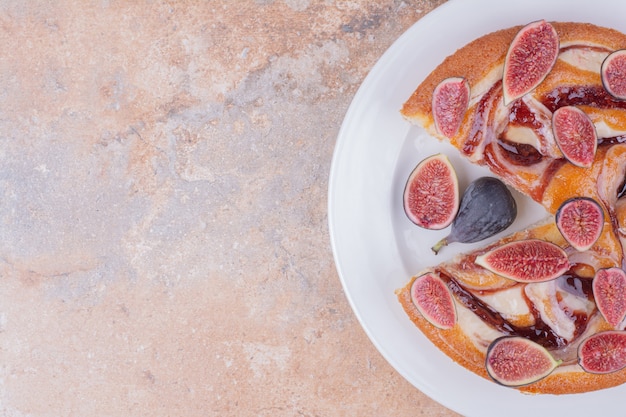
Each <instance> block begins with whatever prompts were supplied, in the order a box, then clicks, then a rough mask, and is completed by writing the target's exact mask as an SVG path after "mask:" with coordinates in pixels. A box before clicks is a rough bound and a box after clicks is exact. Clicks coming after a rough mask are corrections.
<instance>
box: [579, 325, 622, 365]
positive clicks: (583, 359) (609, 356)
mask: <svg viewBox="0 0 626 417" xmlns="http://www.w3.org/2000/svg"><path fill="white" fill-rule="evenodd" d="M578 364H579V365H580V366H581V368H583V370H585V372H589V373H592V374H610V373H612V372H617V371H619V370H620V369H623V368H624V367H626V332H625V331H623V330H605V331H603V332H600V333H596V334H594V335H592V336H589V337H588V338H587V339H585V340H583V341H582V343H581V344H580V346H579V347H578Z"/></svg>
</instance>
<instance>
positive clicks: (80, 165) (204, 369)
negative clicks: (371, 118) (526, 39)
mask: <svg viewBox="0 0 626 417" xmlns="http://www.w3.org/2000/svg"><path fill="white" fill-rule="evenodd" d="M443 2H444V0H414V1H410V0H405V1H399V0H377V1H370V0H352V1H346V2H344V1H314V0H256V1H253V0H245V1H244V0H235V1H231V0H214V1H197V2H192V1H170V2H164V1H116V0H86V1H81V0H59V1H57V2H44V1H33V2H22V1H12V0H0V50H1V51H2V57H1V58H0V197H1V200H0V415H2V416H19V417H23V416H309V417H314V416H359V417H364V416H372V417H374V416H375V417H380V416H427V417H432V416H453V415H456V414H454V413H453V412H451V411H449V410H446V409H445V408H444V407H442V406H441V405H439V404H436V403H435V402H433V401H432V400H430V399H429V398H427V397H426V396H425V395H423V394H422V393H420V392H419V391H417V390H416V389H415V388H413V387H412V386H411V385H410V384H408V383H407V382H406V381H405V380H404V379H403V378H402V377H400V376H399V375H398V374H397V373H396V372H395V371H394V370H393V369H392V368H391V367H390V366H389V365H388V364H387V362H386V361H385V360H384V359H383V358H382V357H381V356H380V354H379V353H378V352H377V351H376V349H375V348H374V346H373V345H372V344H371V343H370V341H369V340H368V339H367V337H366V335H365V333H364V332H363V330H362V329H361V327H360V326H359V323H358V322H357V320H356V318H355V316H354V314H353V313H352V311H351V309H350V307H349V305H348V303H347V301H346V298H345V296H344V294H343V292H342V289H341V285H340V282H339V279H338V277H337V273H336V270H335V267H334V263H333V258H332V253H331V250H330V243H329V234H328V226H327V214H326V213H327V211H326V204H327V186H328V174H329V169H330V161H331V157H332V152H333V148H334V145H335V139H336V135H337V133H338V130H339V127H340V125H341V121H342V119H343V116H344V114H345V111H346V110H347V107H348V105H349V104H350V101H351V99H352V97H353V95H354V94H355V92H356V90H357V88H358V86H359V85H360V83H361V82H362V80H363V79H364V77H365V76H366V74H367V72H368V70H369V69H370V68H371V67H372V65H373V64H374V63H375V62H376V60H377V59H378V58H379V57H380V55H381V54H382V53H383V52H384V51H385V49H386V48H387V47H388V46H389V45H390V44H391V43H392V42H393V41H394V40H395V39H396V38H397V37H398V36H399V35H400V34H401V33H402V32H404V31H405V30H406V29H407V28H408V27H409V26H410V25H411V24H412V23H414V22H415V21H417V20H418V19H420V18H421V17H422V16H423V15H424V14H425V13H427V12H428V11H430V10H432V9H433V8H434V7H436V6H437V5H439V4H441V3H443Z"/></svg>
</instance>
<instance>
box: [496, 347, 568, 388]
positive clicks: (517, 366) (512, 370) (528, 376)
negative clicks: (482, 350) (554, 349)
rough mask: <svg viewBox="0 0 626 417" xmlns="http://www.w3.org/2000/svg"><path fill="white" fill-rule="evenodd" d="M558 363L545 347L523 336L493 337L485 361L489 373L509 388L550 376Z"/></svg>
mask: <svg viewBox="0 0 626 417" xmlns="http://www.w3.org/2000/svg"><path fill="white" fill-rule="evenodd" d="M559 364H560V361H557V360H555V359H554V358H553V357H552V355H551V354H550V353H549V352H548V351H547V350H546V349H545V348H544V347H543V346H541V345H539V344H537V343H535V342H533V341H531V340H528V339H526V338H524V337H520V336H505V337H501V338H499V339H496V340H494V341H493V342H492V343H491V345H490V346H489V349H488V350H487V357H486V361H485V365H486V367H487V372H488V373H489V376H491V378H493V379H494V380H495V381H496V382H498V383H500V384H502V385H506V386H509V387H519V386H522V385H528V384H531V383H533V382H537V381H538V380H540V379H542V378H545V377H546V376H548V375H550V373H552V371H554V369H555V368H556V367H557V366H558V365H559Z"/></svg>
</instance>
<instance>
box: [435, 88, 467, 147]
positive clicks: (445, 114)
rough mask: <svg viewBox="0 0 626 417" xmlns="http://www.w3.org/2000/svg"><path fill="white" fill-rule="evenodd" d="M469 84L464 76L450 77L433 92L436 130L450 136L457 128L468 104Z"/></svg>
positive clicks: (461, 121) (454, 133)
mask: <svg viewBox="0 0 626 417" xmlns="http://www.w3.org/2000/svg"><path fill="white" fill-rule="evenodd" d="M469 100H470V86H469V83H468V82H467V80H466V79H465V78H462V77H450V78H446V79H445V80H443V81H442V82H440V83H439V84H438V85H437V87H435V91H434V92H433V102H432V109H433V119H434V120H435V129H436V130H437V132H438V133H439V134H441V135H443V136H445V137H447V138H451V137H453V136H454V135H456V133H457V132H458V130H459V127H460V126H461V123H463V117H464V116H465V112H466V111H467V108H468V106H469Z"/></svg>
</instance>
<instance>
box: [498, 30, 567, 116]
mask: <svg viewBox="0 0 626 417" xmlns="http://www.w3.org/2000/svg"><path fill="white" fill-rule="evenodd" d="M559 48H560V43H559V35H558V33H557V32H556V29H555V28H554V27H553V26H552V25H551V24H550V23H548V22H546V21H545V20H539V21H536V22H532V23H529V24H527V25H526V26H524V27H523V28H522V29H520V31H519V32H518V33H517V35H515V37H514V38H513V41H512V42H511V45H510V46H509V49H508V51H507V54H506V58H505V60H504V73H503V76H502V88H503V97H504V104H505V105H508V104H509V103H511V102H512V101H514V100H516V99H518V98H520V97H522V96H523V95H525V94H526V93H529V92H531V91H532V90H534V89H535V87H537V86H538V85H539V84H540V83H541V82H542V81H543V80H544V79H545V78H546V76H547V75H548V74H549V73H550V71H551V70H552V67H554V64H555V62H556V59H557V57H558V55H559Z"/></svg>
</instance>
